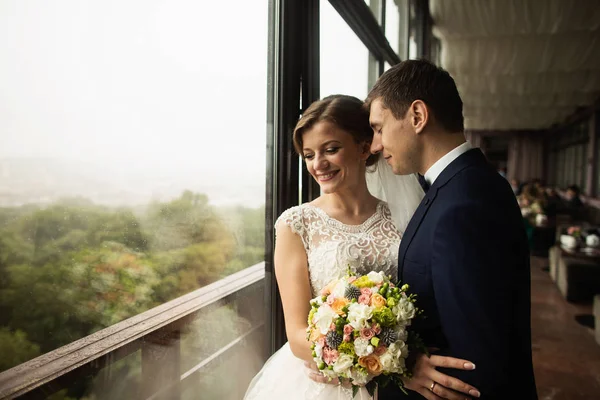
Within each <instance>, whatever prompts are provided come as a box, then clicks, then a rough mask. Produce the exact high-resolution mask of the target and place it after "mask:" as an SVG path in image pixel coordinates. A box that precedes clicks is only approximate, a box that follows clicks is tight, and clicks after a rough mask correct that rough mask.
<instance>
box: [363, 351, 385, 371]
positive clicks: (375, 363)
mask: <svg viewBox="0 0 600 400" xmlns="http://www.w3.org/2000/svg"><path fill="white" fill-rule="evenodd" d="M358 364H359V365H360V366H362V367H365V368H366V369H367V371H369V374H371V375H374V376H377V375H379V374H381V372H382V371H383V366H382V365H381V362H380V361H379V357H377V356H376V355H374V354H371V355H368V356H364V357H359V358H358Z"/></svg>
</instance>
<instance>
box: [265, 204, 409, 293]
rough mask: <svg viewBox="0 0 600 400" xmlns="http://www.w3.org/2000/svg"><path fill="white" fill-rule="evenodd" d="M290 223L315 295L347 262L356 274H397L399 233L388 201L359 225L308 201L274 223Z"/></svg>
mask: <svg viewBox="0 0 600 400" xmlns="http://www.w3.org/2000/svg"><path fill="white" fill-rule="evenodd" d="M282 224H285V225H287V226H289V227H290V229H291V230H292V232H294V233H296V234H297V235H298V236H300V238H301V239H302V243H303V244H304V249H305V250H306V254H307V256H308V270H309V274H310V282H311V287H312V293H313V295H314V296H316V295H317V293H319V292H320V291H321V289H322V288H323V287H325V285H327V284H328V283H329V282H330V281H331V280H332V279H335V278H339V277H341V276H343V275H344V274H345V273H346V272H347V270H348V266H350V268H351V269H352V270H353V271H355V272H356V273H358V274H361V275H362V274H367V273H369V272H370V271H384V272H385V274H386V275H392V276H393V277H395V276H396V274H397V270H398V248H399V246H400V239H401V236H402V235H401V233H400V232H398V230H397V229H396V227H395V226H394V223H393V222H392V219H391V214H390V210H389V208H388V205H387V203H385V202H383V201H382V202H380V203H379V204H378V205H377V211H376V212H375V214H373V215H372V216H371V217H369V219H367V220H366V221H365V222H363V223H362V224H360V225H346V224H343V223H342V222H340V221H338V220H336V219H333V218H331V217H330V216H329V215H327V214H326V213H325V211H323V210H322V209H320V208H318V207H315V206H313V205H311V204H302V205H300V206H296V207H292V208H290V209H288V210H286V211H285V212H283V213H282V214H281V216H280V217H279V218H278V219H277V222H276V223H275V228H276V229H280V228H281V226H282Z"/></svg>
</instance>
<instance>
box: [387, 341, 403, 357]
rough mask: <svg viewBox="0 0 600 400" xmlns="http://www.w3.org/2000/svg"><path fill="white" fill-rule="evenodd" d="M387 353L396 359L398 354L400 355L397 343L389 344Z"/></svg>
mask: <svg viewBox="0 0 600 400" xmlns="http://www.w3.org/2000/svg"><path fill="white" fill-rule="evenodd" d="M387 353H390V354H391V355H393V356H394V357H396V358H397V357H398V353H400V346H398V342H394V343H392V344H390V345H389V346H388V348H387Z"/></svg>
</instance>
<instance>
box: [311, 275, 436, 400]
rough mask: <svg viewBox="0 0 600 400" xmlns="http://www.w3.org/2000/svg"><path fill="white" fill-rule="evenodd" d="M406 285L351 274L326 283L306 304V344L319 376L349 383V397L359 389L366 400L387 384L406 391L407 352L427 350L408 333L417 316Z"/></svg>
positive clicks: (413, 296)
mask: <svg viewBox="0 0 600 400" xmlns="http://www.w3.org/2000/svg"><path fill="white" fill-rule="evenodd" d="M408 289H409V287H408V285H403V286H402V287H398V286H397V285H395V284H394V283H393V282H392V281H391V278H390V277H386V276H385V275H384V274H383V273H381V272H369V273H368V274H367V275H363V276H357V275H355V274H353V273H352V272H351V271H349V272H348V274H347V275H346V276H344V277H342V278H340V279H335V280H333V281H331V282H330V283H329V284H328V285H327V286H326V287H325V288H324V289H323V290H322V292H321V295H320V296H318V297H316V298H314V299H312V300H311V310H310V313H309V316H308V329H307V334H308V335H307V336H308V340H309V341H311V343H312V345H311V348H312V356H313V359H314V361H315V362H316V364H317V367H318V368H319V370H320V371H321V373H322V374H323V375H325V376H326V377H329V378H330V379H334V378H338V379H340V381H348V382H349V383H350V384H351V385H352V388H353V395H356V393H357V392H358V390H359V387H361V386H364V387H366V389H367V390H368V392H369V394H370V395H371V396H373V395H374V393H375V389H376V388H377V386H378V385H381V386H385V385H387V384H389V383H390V382H392V383H394V384H396V385H397V386H398V387H400V388H401V389H402V391H404V392H405V393H406V391H405V389H404V384H403V381H402V378H403V377H410V376H411V373H410V371H409V369H408V368H407V365H406V360H407V357H408V355H409V353H410V352H411V351H413V350H418V351H421V352H423V353H427V349H426V348H425V346H424V344H423V343H422V341H421V339H420V338H419V337H418V335H417V334H416V333H414V332H412V331H410V330H409V329H408V327H409V326H410V325H411V323H412V321H413V319H414V318H415V317H416V316H418V315H420V314H422V310H419V309H418V308H417V307H416V306H415V302H416V295H413V294H409V293H408Z"/></svg>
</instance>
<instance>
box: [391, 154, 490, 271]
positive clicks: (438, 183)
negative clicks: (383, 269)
mask: <svg viewBox="0 0 600 400" xmlns="http://www.w3.org/2000/svg"><path fill="white" fill-rule="evenodd" d="M480 163H481V164H482V165H484V164H487V160H486V158H485V156H484V155H483V153H482V152H481V150H479V149H477V148H476V149H472V150H469V151H467V152H465V153H463V154H461V155H460V156H459V157H458V158H456V160H454V161H452V162H451V163H450V164H449V165H448V166H447V167H446V168H445V169H444V170H443V171H442V173H441V174H440V176H438V177H437V179H436V180H435V181H434V182H433V185H431V188H430V189H429V191H428V192H427V194H426V195H425V197H423V200H421V204H419V207H417V210H416V211H415V213H414V215H413V217H412V218H411V220H410V222H409V223H408V226H407V227H406V231H404V236H402V240H401V241H400V249H399V250H398V279H399V280H400V281H403V280H404V259H405V258H406V251H407V250H408V247H409V246H410V243H411V242H412V240H413V238H414V237H415V234H416V233H417V230H418V229H419V226H421V223H422V222H423V219H424V218H425V215H426V214H427V211H429V208H430V207H431V205H432V204H433V201H434V200H435V198H436V196H437V193H438V190H439V189H440V188H441V187H443V186H444V185H446V184H447V183H448V182H449V181H450V180H451V179H452V178H453V177H454V176H455V175H456V174H458V173H459V172H460V171H462V170H463V169H465V168H466V167H468V166H470V165H474V164H480Z"/></svg>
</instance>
